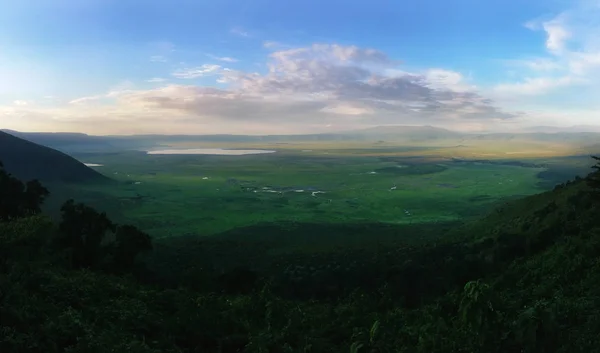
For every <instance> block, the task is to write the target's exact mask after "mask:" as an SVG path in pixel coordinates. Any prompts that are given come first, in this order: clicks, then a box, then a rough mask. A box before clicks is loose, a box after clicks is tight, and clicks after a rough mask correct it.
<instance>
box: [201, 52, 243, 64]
mask: <svg viewBox="0 0 600 353" xmlns="http://www.w3.org/2000/svg"><path fill="white" fill-rule="evenodd" d="M207 56H208V57H210V58H212V59H215V60H219V61H223V62H227V63H235V62H238V61H239V60H238V59H236V58H232V57H229V56H216V55H212V54H208V55H207Z"/></svg>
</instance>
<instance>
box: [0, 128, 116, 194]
mask: <svg viewBox="0 0 600 353" xmlns="http://www.w3.org/2000/svg"><path fill="white" fill-rule="evenodd" d="M0 161H2V162H3V163H4V167H5V168H6V170H8V171H9V172H10V173H12V174H14V175H15V176H17V177H19V178H21V179H25V180H29V179H39V180H41V181H45V182H73V183H79V182H105V181H108V180H109V179H108V178H107V177H105V176H104V175H102V174H100V173H98V172H96V171H95V170H93V169H91V168H88V167H86V166H85V165H84V164H83V163H81V162H79V161H77V160H76V159H74V158H73V157H71V156H68V155H66V154H64V153H62V152H59V151H57V150H54V149H52V148H49V147H45V146H41V145H38V144H35V143H33V142H30V141H27V140H24V139H21V138H19V137H15V136H13V135H10V134H7V133H5V132H2V131H0Z"/></svg>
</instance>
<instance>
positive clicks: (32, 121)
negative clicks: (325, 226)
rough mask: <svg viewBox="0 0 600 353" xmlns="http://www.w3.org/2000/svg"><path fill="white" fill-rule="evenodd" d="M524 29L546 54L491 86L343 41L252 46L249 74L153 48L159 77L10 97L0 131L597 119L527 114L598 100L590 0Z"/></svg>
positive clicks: (599, 60) (516, 65)
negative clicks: (588, 95) (84, 90)
mask: <svg viewBox="0 0 600 353" xmlns="http://www.w3.org/2000/svg"><path fill="white" fill-rule="evenodd" d="M525 27H526V28H527V29H528V30H531V31H537V32H541V33H544V35H545V38H544V42H543V43H541V44H544V45H545V52H546V55H543V56H540V57H535V58H512V59H511V60H507V61H506V62H505V64H506V65H507V67H510V68H512V69H514V70H516V72H518V75H517V78H515V79H513V80H502V82H500V83H497V84H487V85H475V84H474V83H473V82H472V81H471V80H470V79H467V78H466V77H465V75H463V74H462V73H460V72H456V71H452V70H447V69H444V68H425V69H420V70H410V69H407V68H406V67H405V64H404V63H403V62H402V58H395V57H394V58H392V57H390V56H389V55H387V54H386V53H385V52H382V51H380V50H377V49H372V48H363V47H357V46H352V45H340V44H335V43H315V44H311V45H306V46H297V47H293V46H289V45H285V44H281V43H278V42H274V41H262V40H260V41H259V42H260V43H258V44H256V46H257V47H258V48H259V49H260V50H263V51H265V52H266V53H267V57H266V58H265V60H264V61H262V62H260V63H258V64H259V65H257V66H254V67H256V68H260V70H259V71H258V72H253V71H252V69H249V67H253V66H251V65H240V61H244V60H238V59H237V58H234V57H231V56H216V55H213V54H202V55H199V56H198V57H202V58H203V59H198V60H206V61H204V62H202V61H200V62H196V63H193V64H189V65H188V64H184V63H179V64H173V61H174V56H175V54H174V53H176V52H177V51H176V50H175V47H174V46H173V45H172V44H169V43H166V42H160V43H155V44H154V46H153V48H152V51H153V53H155V55H153V56H152V57H151V58H150V61H152V62H155V63H154V64H150V65H153V66H157V67H158V66H161V67H167V66H168V67H171V68H172V69H171V72H170V73H169V75H170V76H171V77H170V78H168V79H167V78H164V77H167V76H166V75H165V73H164V72H163V73H157V74H156V77H153V78H152V76H148V78H147V79H145V81H144V82H140V83H138V84H133V83H131V82H126V83H123V84H120V85H118V86H116V87H113V88H111V89H108V90H107V91H106V92H105V93H100V94H96V95H89V96H84V97H70V99H64V100H63V103H62V105H61V104H60V99H55V100H54V101H53V102H58V103H57V104H55V105H53V106H51V107H50V106H48V105H37V104H35V103H34V102H32V101H31V100H30V99H26V98H27V97H23V98H24V99H18V100H17V99H14V100H11V104H10V105H8V106H5V107H0V119H2V122H3V123H5V125H6V126H10V127H11V128H19V127H22V128H23V129H25V130H31V128H27V126H35V127H36V129H38V130H49V131H52V130H54V131H56V130H63V131H64V130H76V131H84V132H88V133H98V134H104V133H122V134H133V133H149V132H153V133H265V134H268V133H306V132H322V131H332V130H341V129H350V128H360V127H368V126H375V125H402V124H407V125H424V124H430V125H437V126H443V127H449V128H454V129H464V130H493V129H502V128H504V127H507V126H520V125H523V124H527V123H528V122H529V123H530V124H533V123H534V122H542V121H544V122H546V123H548V124H552V123H553V122H556V123H562V124H563V125H568V119H569V118H570V117H571V116H577V117H579V118H581V119H583V120H585V121H587V122H589V123H593V122H594V121H595V119H596V121H598V122H600V116H599V115H598V113H597V110H593V109H592V108H593V107H592V106H589V107H591V108H589V109H587V110H585V109H582V108H579V107H578V109H577V110H575V109H567V110H565V111H563V112H561V111H558V110H556V109H554V108H553V105H552V104H550V103H552V102H550V101H546V102H545V105H543V104H542V105H543V106H544V107H550V108H548V109H539V108H538V107H539V106H540V105H539V104H540V102H541V103H544V101H542V100H540V99H542V98H540V97H546V96H550V97H552V99H554V100H556V99H557V98H556V96H551V95H552V94H557V92H571V93H573V92H578V91H573V90H582V89H585V90H586V91H587V92H597V93H598V94H600V37H599V36H598V35H597V34H598V33H600V3H598V2H597V1H591V0H590V1H584V2H583V3H581V4H580V5H578V6H577V7H575V8H573V9H570V10H568V11H564V12H562V13H560V14H558V15H556V16H554V17H552V18H546V19H535V20H532V21H530V22H528V23H526V24H525ZM524 30H525V29H524ZM230 32H231V34H232V36H233V37H234V38H236V39H237V40H238V41H242V42H244V43H248V42H251V41H252V40H253V39H252V38H254V37H255V36H256V35H255V34H250V33H249V32H248V31H246V30H245V29H242V28H239V27H234V28H232V29H231V31H230ZM244 45H249V44H244ZM232 53H235V52H232ZM238 54H239V52H238ZM234 56H236V57H239V56H238V55H237V54H234ZM242 59H246V58H242ZM417 64H418V63H417ZM239 67H245V69H239ZM507 77H508V76H507ZM569 90H572V91H569ZM18 98H21V97H18ZM559 100H560V97H559ZM536 104H537V105H536ZM599 108H600V107H599ZM582 117H583V118H582ZM583 120H580V121H583Z"/></svg>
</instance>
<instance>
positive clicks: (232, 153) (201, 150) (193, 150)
mask: <svg viewBox="0 0 600 353" xmlns="http://www.w3.org/2000/svg"><path fill="white" fill-rule="evenodd" d="M147 153H148V154H216V155H228V156H242V155H246V154H263V153H275V151H270V150H226V149H223V148H189V149H180V150H156V151H147Z"/></svg>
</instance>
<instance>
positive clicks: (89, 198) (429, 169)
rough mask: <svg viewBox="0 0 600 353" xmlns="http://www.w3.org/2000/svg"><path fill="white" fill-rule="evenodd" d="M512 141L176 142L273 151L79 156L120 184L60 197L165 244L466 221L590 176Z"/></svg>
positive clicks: (577, 163)
mask: <svg viewBox="0 0 600 353" xmlns="http://www.w3.org/2000/svg"><path fill="white" fill-rule="evenodd" d="M484 145H485V147H484ZM508 145H509V146H510V148H504V149H503V148H502V147H501V146H498V145H494V144H489V143H487V144H482V145H474V146H471V147H466V146H462V147H451V146H450V147H448V146H447V145H446V146H444V144H443V143H442V142H440V143H438V145H434V146H423V145H419V144H413V145H410V146H398V145H392V144H388V145H386V144H385V143H375V144H371V145H367V144H365V143H362V144H350V143H343V144H342V143H334V142H321V143H314V142H305V143H302V142H300V143H298V142H297V143H293V144H282V143H276V144H256V143H253V144H248V143H246V144H244V145H241V144H230V145H228V146H224V145H223V144H215V143H211V144H208V143H195V144H190V143H185V144H177V145H171V146H168V147H169V148H202V147H229V148H267V149H275V150H277V152H276V153H273V154H263V155H245V156H217V155H147V154H146V153H144V152H131V151H130V152H122V153H110V154H88V155H86V154H81V155H78V156H77V158H78V159H79V160H81V161H83V162H86V163H96V164H101V165H102V166H101V167H95V169H96V170H98V171H100V172H102V173H103V174H105V175H107V176H110V177H111V178H113V179H115V180H116V181H118V182H117V183H115V184H113V185H111V186H109V187H107V186H93V185H90V186H87V187H83V188H82V187H78V188H77V189H67V190H63V191H64V192H62V193H60V194H62V195H71V196H73V197H75V198H77V199H79V200H81V201H84V202H88V203H90V204H92V205H94V206H96V207H98V208H100V209H103V210H106V211H107V212H108V213H109V214H111V216H113V217H114V218H116V219H126V220H127V221H130V222H134V223H135V224H136V225H138V226H139V227H141V228H142V229H144V230H145V231H148V232H149V233H150V234H152V235H153V236H154V237H157V238H159V237H170V236H178V235H215V234H220V233H224V232H228V231H231V230H234V229H238V228H243V227H252V226H257V225H264V224H286V225H287V227H293V226H294V224H303V223H319V224H347V223H353V224H356V223H365V224H366V223H373V222H377V223H385V224H392V225H408V224H423V223H445V222H454V221H461V220H464V219H467V218H470V217H473V216H477V215H481V214H482V213H485V212H486V211H487V210H489V209H490V208H491V207H493V205H494V204H497V203H498V202H501V201H505V200H507V199H512V198H517V197H520V196H523V195H530V194H534V193H539V192H541V191H543V190H546V189H549V188H551V187H552V186H553V185H554V184H555V183H558V182H561V181H564V180H566V179H568V178H572V177H573V176H575V175H576V174H581V175H584V174H585V173H587V171H588V169H587V167H588V164H589V158H587V157H581V158H576V157H571V158H567V157H564V156H566V155H568V154H569V153H571V154H572V153H574V152H575V150H573V149H569V147H568V146H564V145H563V146H556V145H546V146H545V148H546V151H547V152H545V153H539V154H537V155H535V154H532V153H533V152H532V151H536V149H534V148H533V147H532V146H529V145H528V144H527V143H523V144H518V143H512V144H508ZM536 148H537V150H540V149H541V147H540V146H537V147H536ZM494 151H503V152H502V155H500V154H494ZM518 152H526V153H518ZM510 153H513V155H510ZM517 156H518V157H517ZM483 158H485V159H483Z"/></svg>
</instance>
